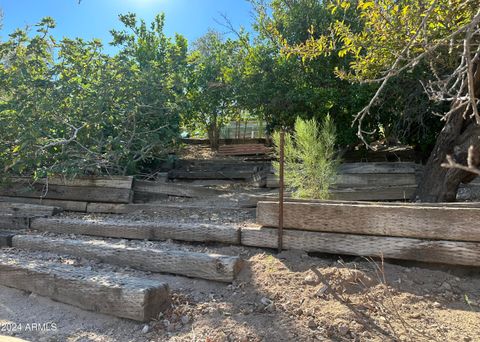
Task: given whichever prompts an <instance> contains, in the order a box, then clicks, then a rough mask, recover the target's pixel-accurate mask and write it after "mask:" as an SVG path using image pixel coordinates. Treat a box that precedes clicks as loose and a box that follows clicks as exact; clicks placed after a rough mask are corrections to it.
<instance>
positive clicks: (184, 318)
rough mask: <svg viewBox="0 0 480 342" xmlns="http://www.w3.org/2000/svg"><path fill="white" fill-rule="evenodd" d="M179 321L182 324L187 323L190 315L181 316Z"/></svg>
mask: <svg viewBox="0 0 480 342" xmlns="http://www.w3.org/2000/svg"><path fill="white" fill-rule="evenodd" d="M181 321H182V324H188V323H189V322H190V317H188V316H187V315H185V316H182V318H181Z"/></svg>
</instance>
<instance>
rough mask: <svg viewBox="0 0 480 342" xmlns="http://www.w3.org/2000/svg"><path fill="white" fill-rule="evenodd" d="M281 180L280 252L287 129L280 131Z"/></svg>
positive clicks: (279, 199)
mask: <svg viewBox="0 0 480 342" xmlns="http://www.w3.org/2000/svg"><path fill="white" fill-rule="evenodd" d="M279 163H280V175H279V177H280V180H279V185H280V187H279V192H278V252H279V253H280V252H281V251H282V249H283V195H284V193H283V192H284V169H285V131H284V130H283V129H282V130H281V132H280V160H279Z"/></svg>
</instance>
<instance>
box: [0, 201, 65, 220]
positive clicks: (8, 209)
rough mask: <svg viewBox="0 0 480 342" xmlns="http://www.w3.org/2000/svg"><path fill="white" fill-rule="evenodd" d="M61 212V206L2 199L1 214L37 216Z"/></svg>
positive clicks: (0, 204)
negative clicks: (4, 200)
mask: <svg viewBox="0 0 480 342" xmlns="http://www.w3.org/2000/svg"><path fill="white" fill-rule="evenodd" d="M61 212H62V209H61V208H59V207H52V206H46V205H36V204H26V203H11V202H1V201H0V213H1V215H12V216H14V217H36V216H53V215H56V214H59V213H61Z"/></svg>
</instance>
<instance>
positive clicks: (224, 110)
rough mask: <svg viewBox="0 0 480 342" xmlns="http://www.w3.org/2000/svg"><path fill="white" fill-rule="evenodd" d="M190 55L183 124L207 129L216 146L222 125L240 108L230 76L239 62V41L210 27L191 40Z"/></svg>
mask: <svg viewBox="0 0 480 342" xmlns="http://www.w3.org/2000/svg"><path fill="white" fill-rule="evenodd" d="M194 47H195V50H194V51H193V52H192V53H191V54H190V56H189V66H190V69H189V82H188V84H189V86H188V92H187V100H188V104H189V108H188V109H189V110H188V112H187V113H186V115H185V116H184V124H185V126H187V127H190V128H194V129H203V130H205V131H206V132H207V133H208V137H209V139H210V143H211V146H212V147H213V148H217V147H218V144H219V139H220V130H221V128H222V126H223V125H224V124H225V123H226V122H228V121H229V120H231V119H232V118H233V116H234V115H235V114H236V113H238V112H239V109H238V108H237V106H236V102H235V86H234V82H235V80H234V78H233V77H232V75H233V73H234V70H235V69H238V64H239V63H240V60H241V59H240V57H239V52H240V46H239V43H238V41H235V40H232V39H227V40H224V39H223V37H222V35H221V34H220V33H218V32H216V31H209V32H208V33H207V34H206V35H204V36H203V37H201V38H199V39H198V40H197V41H196V42H195V44H194Z"/></svg>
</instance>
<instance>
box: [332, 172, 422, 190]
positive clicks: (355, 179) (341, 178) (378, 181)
mask: <svg viewBox="0 0 480 342" xmlns="http://www.w3.org/2000/svg"><path fill="white" fill-rule="evenodd" d="M416 184H417V181H416V178H415V174H414V173H391V174H390V173H363V174H349V173H347V174H339V175H338V177H337V179H336V180H335V183H334V184H333V187H336V188H360V187H386V186H400V185H416Z"/></svg>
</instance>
